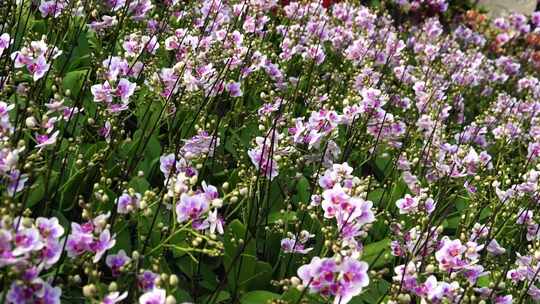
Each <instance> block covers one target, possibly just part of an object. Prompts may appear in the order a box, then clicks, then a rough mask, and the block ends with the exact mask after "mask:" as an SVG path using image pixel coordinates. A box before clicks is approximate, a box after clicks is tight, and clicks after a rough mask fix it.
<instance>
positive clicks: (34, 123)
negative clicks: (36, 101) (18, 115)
mask: <svg viewBox="0 0 540 304" xmlns="http://www.w3.org/2000/svg"><path fill="white" fill-rule="evenodd" d="M25 123H26V126H27V127H28V128H30V129H33V128H35V127H37V125H38V122H37V120H36V118H35V117H34V116H30V117H27V118H26V120H25Z"/></svg>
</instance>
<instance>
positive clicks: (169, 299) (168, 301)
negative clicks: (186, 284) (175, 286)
mask: <svg viewBox="0 0 540 304" xmlns="http://www.w3.org/2000/svg"><path fill="white" fill-rule="evenodd" d="M165 304H176V299H175V298H174V297H173V296H171V295H169V296H168V297H167V299H166V300H165Z"/></svg>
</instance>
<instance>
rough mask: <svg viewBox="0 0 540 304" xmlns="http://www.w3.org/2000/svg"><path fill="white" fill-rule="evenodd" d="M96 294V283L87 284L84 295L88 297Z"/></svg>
mask: <svg viewBox="0 0 540 304" xmlns="http://www.w3.org/2000/svg"><path fill="white" fill-rule="evenodd" d="M95 294H96V286H95V285H94V284H89V285H85V286H84V287H83V295H84V296H85V297H87V298H91V297H93V296H94V295H95Z"/></svg>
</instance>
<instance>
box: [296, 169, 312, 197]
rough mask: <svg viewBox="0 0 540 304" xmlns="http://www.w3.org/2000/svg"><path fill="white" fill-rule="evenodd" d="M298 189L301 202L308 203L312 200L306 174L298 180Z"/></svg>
mask: <svg viewBox="0 0 540 304" xmlns="http://www.w3.org/2000/svg"><path fill="white" fill-rule="evenodd" d="M296 191H297V192H298V200H299V201H300V202H302V203H308V202H309V201H310V199H311V197H310V191H309V181H308V180H307V178H305V177H304V176H302V177H301V178H300V179H299V180H298V183H297V184H296Z"/></svg>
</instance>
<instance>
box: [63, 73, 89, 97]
mask: <svg viewBox="0 0 540 304" xmlns="http://www.w3.org/2000/svg"><path fill="white" fill-rule="evenodd" d="M87 72H88V71H87V70H77V71H72V72H68V73H67V74H66V76H65V77H64V80H63V81H62V87H63V88H64V90H68V89H69V90H70V91H71V96H77V95H78V94H79V92H80V91H81V89H82V86H83V83H84V79H85V77H86V74H87Z"/></svg>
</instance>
